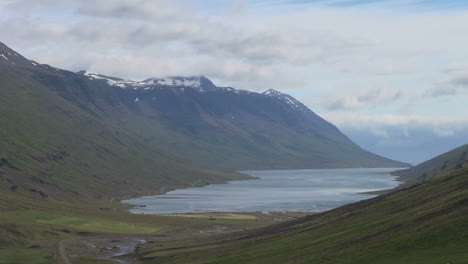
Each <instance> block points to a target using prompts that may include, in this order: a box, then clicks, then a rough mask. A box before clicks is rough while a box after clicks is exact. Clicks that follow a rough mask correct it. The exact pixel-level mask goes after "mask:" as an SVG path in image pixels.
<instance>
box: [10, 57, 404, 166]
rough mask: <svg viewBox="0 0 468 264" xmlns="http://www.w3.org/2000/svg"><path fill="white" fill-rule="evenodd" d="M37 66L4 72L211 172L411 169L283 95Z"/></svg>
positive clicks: (202, 81)
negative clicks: (214, 169)
mask: <svg viewBox="0 0 468 264" xmlns="http://www.w3.org/2000/svg"><path fill="white" fill-rule="evenodd" d="M13 56H14V55H13ZM25 62H26V61H25ZM35 64H36V63H34V64H33V63H32V62H31V61H29V60H28V63H26V64H24V65H23V64H22V65H13V64H11V63H10V64H8V63H7V64H4V66H5V67H9V68H12V69H13V68H14V69H16V70H17V71H18V72H19V74H28V75H30V74H32V75H35V76H36V77H34V78H36V79H41V83H42V84H43V85H45V86H47V87H48V88H49V89H51V90H53V92H54V94H55V95H58V96H60V97H61V98H63V99H65V100H66V101H68V102H69V103H71V104H72V105H75V106H76V107H79V108H80V109H83V110H84V111H87V112H88V113H89V114H92V115H95V116H98V117H99V118H104V117H105V116H106V118H111V119H113V120H115V121H116V122H118V123H120V125H121V126H122V127H124V129H126V130H127V131H132V133H134V134H135V135H137V136H138V137H140V138H141V139H142V140H144V141H145V142H147V143H148V144H153V145H154V146H156V147H158V148H159V149H162V150H164V151H166V152H169V153H174V154H176V155H179V156H182V157H186V158H189V159H191V160H194V161H195V162H197V163H200V164H203V165H204V166H213V167H217V168H219V169H224V170H230V171H233V170H234V171H239V170H249V169H306V168H337V167H338V168H345V167H406V166H408V164H405V163H401V162H397V161H393V160H389V159H386V158H384V157H380V156H378V155H375V154H372V153H370V152H367V151H365V150H363V149H362V148H360V147H359V146H358V145H356V144H355V143H354V142H352V141H351V140H350V139H349V138H348V137H346V135H344V134H343V133H341V131H339V129H338V128H337V127H336V126H334V125H333V124H331V123H329V122H327V121H326V120H324V119H323V118H321V117H320V116H318V115H317V114H315V113H314V112H313V111H312V110H310V109H309V108H308V107H306V106H305V105H304V104H302V103H301V102H299V101H298V100H296V99H295V98H293V97H292V96H290V95H287V94H284V93H281V92H278V91H275V90H267V91H265V92H263V93H256V92H250V91H246V90H236V89H234V88H231V87H218V86H216V85H214V84H213V83H212V82H211V81H210V80H209V79H208V78H206V77H203V76H193V77H180V76H179V77H170V78H165V79H161V78H149V79H146V80H143V81H132V80H126V79H122V78H118V77H111V76H106V75H103V74H99V73H93V72H87V71H80V72H77V73H73V72H70V71H66V70H61V69H57V68H54V67H51V66H48V65H44V64H37V65H35Z"/></svg>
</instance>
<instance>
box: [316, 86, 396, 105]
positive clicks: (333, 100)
mask: <svg viewBox="0 0 468 264" xmlns="http://www.w3.org/2000/svg"><path fill="white" fill-rule="evenodd" d="M404 97H405V94H404V92H403V91H402V90H394V89H390V88H387V89H385V88H372V89H366V90H363V91H362V90H360V89H359V88H356V89H349V91H348V92H344V93H342V94H338V93H333V94H330V95H329V96H326V97H324V100H323V102H322V104H323V105H324V107H325V108H326V109H328V110H355V109H362V108H372V107H378V106H382V105H386V104H391V103H394V102H395V101H400V100H402V99H403V98H404Z"/></svg>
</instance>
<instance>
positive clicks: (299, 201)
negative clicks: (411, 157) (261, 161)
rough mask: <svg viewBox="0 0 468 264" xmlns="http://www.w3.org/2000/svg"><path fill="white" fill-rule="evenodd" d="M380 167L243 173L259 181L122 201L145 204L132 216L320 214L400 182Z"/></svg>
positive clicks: (184, 190)
mask: <svg viewBox="0 0 468 264" xmlns="http://www.w3.org/2000/svg"><path fill="white" fill-rule="evenodd" d="M395 170H396V169H395V168H390V169H387V168H379V169H320V170H319V169H315V170H275V171H245V172H243V173H246V174H250V175H253V176H257V177H260V179H258V180H248V181H235V182H230V183H227V184H216V185H208V186H205V187H198V188H189V189H181V190H175V191H172V192H168V193H166V194H164V195H155V196H145V197H139V198H134V199H130V200H125V201H123V202H124V203H127V204H132V205H145V206H146V207H136V208H134V209H132V210H131V212H133V213H138V214H141V213H144V214H167V213H189V212H191V213H195V212H255V211H262V212H282V211H301V212H321V211H325V210H329V209H332V208H335V207H338V206H341V205H344V204H347V203H351V202H356V201H359V200H363V199H368V198H371V197H374V195H368V194H361V193H362V192H369V191H376V190H384V189H389V188H393V187H395V186H397V185H398V184H399V182H397V181H396V180H395V178H396V177H395V176H392V175H390V174H389V172H392V171H395Z"/></svg>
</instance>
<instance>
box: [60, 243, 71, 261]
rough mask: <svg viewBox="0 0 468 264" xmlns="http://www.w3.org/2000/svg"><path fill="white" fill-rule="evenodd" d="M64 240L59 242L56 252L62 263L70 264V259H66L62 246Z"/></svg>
mask: <svg viewBox="0 0 468 264" xmlns="http://www.w3.org/2000/svg"><path fill="white" fill-rule="evenodd" d="M64 241H65V240H60V242H59V245H58V251H59V254H60V257H61V258H62V260H63V263H65V264H72V263H71V261H70V259H69V258H68V255H67V253H66V252H65V246H64V245H63V243H64Z"/></svg>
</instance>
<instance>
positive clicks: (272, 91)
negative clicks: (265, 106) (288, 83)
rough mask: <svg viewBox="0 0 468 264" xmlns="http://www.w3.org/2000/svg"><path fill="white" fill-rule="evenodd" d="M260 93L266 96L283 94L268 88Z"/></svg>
mask: <svg viewBox="0 0 468 264" xmlns="http://www.w3.org/2000/svg"><path fill="white" fill-rule="evenodd" d="M262 94H263V95H267V96H279V95H284V94H283V93H282V92H280V91H276V90H275V89H268V90H266V91H265V92H263V93H262Z"/></svg>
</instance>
